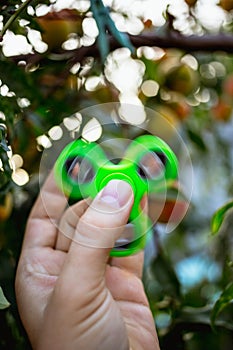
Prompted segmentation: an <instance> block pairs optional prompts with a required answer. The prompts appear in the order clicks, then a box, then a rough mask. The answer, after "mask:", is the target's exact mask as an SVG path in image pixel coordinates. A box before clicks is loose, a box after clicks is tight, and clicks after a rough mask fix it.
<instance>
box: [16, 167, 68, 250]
mask: <svg viewBox="0 0 233 350" xmlns="http://www.w3.org/2000/svg"><path fill="white" fill-rule="evenodd" d="M66 206H67V198H66V197H65V195H64V194H63V193H62V192H61V191H60V190H59V189H58V187H57V185H56V183H55V180H54V173H53V171H52V172H51V173H50V174H49V176H48V178H47V179H46V181H45V183H44V185H43V187H42V189H41V191H40V194H39V195H38V197H37V200H36V202H35V204H34V206H33V208H32V210H31V213H30V216H29V219H28V222H27V229H26V234H25V238H24V246H23V247H24V248H25V247H27V248H29V247H30V248H32V247H46V246H47V247H51V248H54V246H55V243H56V239H57V231H58V230H57V227H58V223H59V220H60V218H61V215H62V213H63V212H64V210H65V208H66Z"/></svg>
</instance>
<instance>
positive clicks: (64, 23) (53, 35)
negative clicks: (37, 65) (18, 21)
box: [37, 9, 83, 50]
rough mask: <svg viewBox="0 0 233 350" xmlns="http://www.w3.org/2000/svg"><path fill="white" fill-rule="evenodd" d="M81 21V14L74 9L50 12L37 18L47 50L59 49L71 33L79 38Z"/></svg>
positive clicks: (81, 31) (81, 32)
mask: <svg viewBox="0 0 233 350" xmlns="http://www.w3.org/2000/svg"><path fill="white" fill-rule="evenodd" d="M82 21H83V14H81V13H80V12H78V11H77V10H74V9H63V10H61V11H58V12H55V11H51V12H49V13H47V14H46V15H44V16H40V17H38V18H37V22H38V23H39V25H40V27H41V29H42V33H41V36H42V40H43V41H44V42H45V43H46V44H47V45H48V48H49V50H54V49H59V48H60V47H61V45H62V43H63V42H64V41H66V40H67V39H68V35H69V34H71V33H76V34H78V35H79V36H81V35H82V34H83V29H82Z"/></svg>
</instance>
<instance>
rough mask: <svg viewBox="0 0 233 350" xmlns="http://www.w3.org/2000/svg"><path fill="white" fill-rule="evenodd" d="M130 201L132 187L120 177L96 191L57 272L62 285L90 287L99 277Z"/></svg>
mask: <svg viewBox="0 0 233 350" xmlns="http://www.w3.org/2000/svg"><path fill="white" fill-rule="evenodd" d="M132 204H133V192H132V189H131V187H130V185H129V184H128V183H126V182H124V181H120V180H112V181H110V182H109V183H108V185H107V186H106V187H105V188H104V189H103V190H102V191H101V192H100V193H99V194H98V195H97V197H96V198H95V199H94V200H93V202H92V205H91V206H90V207H89V208H88V209H87V210H86V212H85V213H84V215H83V216H82V217H81V218H80V220H79V222H78V225H77V227H76V230H75V234H74V237H73V241H72V243H71V246H70V249H69V253H68V255H67V260H66V263H65V265H64V268H63V271H62V274H61V279H62V280H64V279H65V281H63V285H64V284H68V285H70V286H72V287H71V288H74V290H77V291H78V292H79V293H81V292H83V290H82V288H81V289H77V286H79V287H80V285H81V286H82V287H83V288H87V289H88V290H90V288H92V287H93V286H96V283H97V281H98V282H101V281H102V280H103V278H104V275H105V268H106V264H107V260H108V257H109V252H110V249H111V248H113V246H114V244H115V241H116V240H117V238H118V237H119V236H120V235H121V233H122V232H123V230H124V227H125V225H126V223H127V221H128V217H129V214H130V210H131V207H132ZM67 280H68V281H67ZM79 282H80V283H79ZM91 286H92V287H91Z"/></svg>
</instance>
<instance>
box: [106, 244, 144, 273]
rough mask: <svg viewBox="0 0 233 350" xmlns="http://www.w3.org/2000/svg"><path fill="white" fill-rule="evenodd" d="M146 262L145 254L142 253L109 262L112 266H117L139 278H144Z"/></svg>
mask: <svg viewBox="0 0 233 350" xmlns="http://www.w3.org/2000/svg"><path fill="white" fill-rule="evenodd" d="M143 262H144V252H143V251H141V252H139V253H137V254H134V255H130V256H127V257H123V258H112V259H110V261H109V264H110V265H111V266H115V267H117V268H119V269H121V270H126V271H128V272H130V273H132V274H134V275H136V276H137V277H139V278H141V277H142V271H143Z"/></svg>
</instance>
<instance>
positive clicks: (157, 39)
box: [12, 31, 233, 64]
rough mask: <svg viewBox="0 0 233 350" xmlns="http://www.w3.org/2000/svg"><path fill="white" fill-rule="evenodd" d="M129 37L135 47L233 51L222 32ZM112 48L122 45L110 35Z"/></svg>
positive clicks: (85, 52)
mask: <svg viewBox="0 0 233 350" xmlns="http://www.w3.org/2000/svg"><path fill="white" fill-rule="evenodd" d="M129 38H130V40H131V42H132V44H133V45H134V47H135V48H138V47H141V46H158V47H160V48H177V49H181V50H184V51H185V52H197V51H202V52H216V51H222V52H227V53H233V35H230V34H225V33H220V34H215V35H202V36H198V35H191V36H184V35H182V34H179V33H178V32H176V31H170V32H168V33H167V34H166V35H159V34H157V33H156V32H151V33H142V34H140V35H129ZM108 39H109V45H110V49H111V51H112V50H115V49H117V48H119V47H121V45H120V44H119V42H118V41H116V40H115V38H114V37H112V36H109V37H108ZM66 54H67V55H65V57H68V58H67V59H68V61H69V62H70V64H74V63H76V62H81V61H82V60H83V59H84V58H85V57H88V56H92V57H98V56H99V49H98V46H97V44H96V43H94V44H93V45H91V46H83V47H81V48H78V49H76V50H73V51H69V52H67V51H66ZM63 55H64V51H61V57H62V56H63ZM40 57H41V58H42V59H43V58H44V57H45V54H43V55H40V54H38V53H36V54H28V55H18V56H14V57H12V60H14V61H15V62H19V61H21V60H24V61H26V63H32V62H34V61H40Z"/></svg>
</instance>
